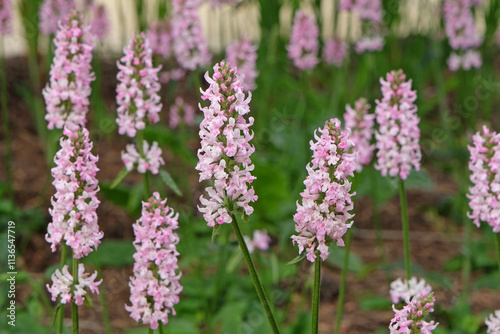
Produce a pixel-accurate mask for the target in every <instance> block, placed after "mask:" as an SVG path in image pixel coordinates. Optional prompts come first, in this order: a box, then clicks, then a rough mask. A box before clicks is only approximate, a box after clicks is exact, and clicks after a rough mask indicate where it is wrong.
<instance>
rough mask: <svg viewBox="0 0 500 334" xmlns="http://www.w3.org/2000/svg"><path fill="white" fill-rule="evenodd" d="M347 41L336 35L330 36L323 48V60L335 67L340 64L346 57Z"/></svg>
mask: <svg viewBox="0 0 500 334" xmlns="http://www.w3.org/2000/svg"><path fill="white" fill-rule="evenodd" d="M347 51H348V46H347V43H346V42H344V41H342V40H340V39H339V38H337V37H333V38H330V39H329V40H327V41H326V42H325V46H324V48H323V60H324V61H325V62H326V63H327V64H330V65H334V66H336V67H340V66H342V64H343V63H344V60H345V59H346V57H347Z"/></svg>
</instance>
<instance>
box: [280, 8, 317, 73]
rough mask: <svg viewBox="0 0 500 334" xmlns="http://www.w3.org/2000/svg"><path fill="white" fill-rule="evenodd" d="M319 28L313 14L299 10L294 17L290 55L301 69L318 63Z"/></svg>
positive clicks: (289, 45) (288, 47)
mask: <svg viewBox="0 0 500 334" xmlns="http://www.w3.org/2000/svg"><path fill="white" fill-rule="evenodd" d="M318 37H319V29H318V25H317V23H316V20H315V19H314V17H313V16H311V15H308V14H306V13H304V12H303V11H301V10H298V11H297V12H296V13H295V17H294V19H293V27H292V33H291V35H290V42H289V44H288V46H287V50H288V57H290V59H291V60H292V61H293V64H294V65H295V67H297V68H298V69H301V70H306V69H309V68H314V67H315V66H316V65H317V64H318V56H317V54H318V48H319V46H318Z"/></svg>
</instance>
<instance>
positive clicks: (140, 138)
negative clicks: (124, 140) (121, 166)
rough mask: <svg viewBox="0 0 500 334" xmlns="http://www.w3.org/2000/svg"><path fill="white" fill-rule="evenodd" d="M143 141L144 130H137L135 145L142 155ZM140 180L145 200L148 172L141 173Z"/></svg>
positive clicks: (147, 191)
mask: <svg viewBox="0 0 500 334" xmlns="http://www.w3.org/2000/svg"><path fill="white" fill-rule="evenodd" d="M143 141H144V131H142V130H141V131H137V146H138V148H139V154H140V155H141V156H142V157H144V148H143ZM142 182H143V185H144V200H145V201H147V200H148V198H149V194H150V193H149V174H148V171H145V172H144V174H142Z"/></svg>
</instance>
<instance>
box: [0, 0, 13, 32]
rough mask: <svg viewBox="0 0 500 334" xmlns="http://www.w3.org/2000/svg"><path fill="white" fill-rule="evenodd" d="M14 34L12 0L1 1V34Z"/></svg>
mask: <svg viewBox="0 0 500 334" xmlns="http://www.w3.org/2000/svg"><path fill="white" fill-rule="evenodd" d="M11 32H12V4H11V3H10V0H0V34H2V35H8V34H10V33H11Z"/></svg>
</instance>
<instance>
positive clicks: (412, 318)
mask: <svg viewBox="0 0 500 334" xmlns="http://www.w3.org/2000/svg"><path fill="white" fill-rule="evenodd" d="M435 301H436V298H435V297H434V293H433V292H429V293H427V294H426V293H424V292H421V293H420V294H418V295H417V296H414V297H413V298H411V299H410V298H407V299H406V305H405V306H404V307H403V309H402V310H397V309H396V308H395V306H394V305H393V306H392V309H393V310H394V313H395V315H394V318H392V320H391V324H390V325H389V330H390V333H391V334H399V333H405V334H408V333H422V334H431V333H432V331H433V330H434V329H435V328H436V327H437V326H438V324H439V323H436V322H434V321H430V322H427V321H425V320H424V318H425V317H426V316H427V315H428V314H429V313H431V312H434V302H435Z"/></svg>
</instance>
